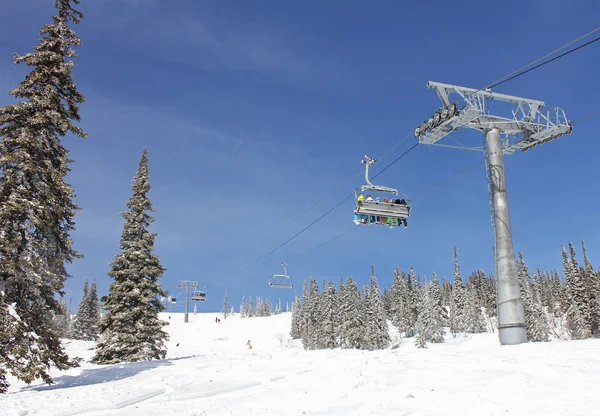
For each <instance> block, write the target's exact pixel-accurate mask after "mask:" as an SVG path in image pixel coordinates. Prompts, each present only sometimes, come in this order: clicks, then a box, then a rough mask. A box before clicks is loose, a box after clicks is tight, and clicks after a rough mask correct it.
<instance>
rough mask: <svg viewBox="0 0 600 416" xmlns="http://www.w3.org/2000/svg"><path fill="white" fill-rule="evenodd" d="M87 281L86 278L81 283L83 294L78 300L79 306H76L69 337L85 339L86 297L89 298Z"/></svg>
mask: <svg viewBox="0 0 600 416" xmlns="http://www.w3.org/2000/svg"><path fill="white" fill-rule="evenodd" d="M89 291H90V290H89V282H88V281H87V280H86V281H85V283H84V284H83V296H82V297H81V300H80V301H79V306H78V307H77V313H76V314H75V319H74V320H73V325H72V328H71V338H73V339H81V340H84V339H85V333H86V332H87V331H86V328H87V324H88V317H87V312H88V298H89Z"/></svg>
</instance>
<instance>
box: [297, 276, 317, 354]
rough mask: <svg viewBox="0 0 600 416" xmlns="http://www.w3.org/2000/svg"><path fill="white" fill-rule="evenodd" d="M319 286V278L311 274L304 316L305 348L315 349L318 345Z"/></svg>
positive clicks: (304, 303)
mask: <svg viewBox="0 0 600 416" xmlns="http://www.w3.org/2000/svg"><path fill="white" fill-rule="evenodd" d="M319 296H320V293H319V287H318V285H317V280H316V279H315V278H314V277H313V276H310V278H309V283H308V293H306V294H305V295H304V302H303V306H302V310H303V312H302V317H303V319H304V323H303V328H302V329H303V331H302V345H303V346H304V349H307V350H314V349H315V348H316V347H317V342H316V341H317V339H316V338H317V335H318V328H319V321H320V317H321V311H320V308H319Z"/></svg>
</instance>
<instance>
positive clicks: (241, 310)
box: [240, 295, 248, 318]
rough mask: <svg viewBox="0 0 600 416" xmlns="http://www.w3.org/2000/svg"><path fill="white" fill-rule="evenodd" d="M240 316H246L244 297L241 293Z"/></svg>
mask: <svg viewBox="0 0 600 416" xmlns="http://www.w3.org/2000/svg"><path fill="white" fill-rule="evenodd" d="M240 316H241V317H242V318H246V317H247V316H248V313H247V312H246V297H245V296H244V295H242V303H241V304H240Z"/></svg>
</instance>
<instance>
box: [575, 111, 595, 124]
mask: <svg viewBox="0 0 600 416" xmlns="http://www.w3.org/2000/svg"><path fill="white" fill-rule="evenodd" d="M596 116H600V111H597V112H595V113H592V114H590V115H587V116H585V117H581V118H578V119H577V120H575V121H571V124H575V123H579V122H580V121H583V120H587V119H588V118H592V117H596Z"/></svg>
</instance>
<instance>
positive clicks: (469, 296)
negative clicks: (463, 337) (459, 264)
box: [461, 289, 487, 334]
mask: <svg viewBox="0 0 600 416" xmlns="http://www.w3.org/2000/svg"><path fill="white" fill-rule="evenodd" d="M463 294H464V296H465V297H464V301H465V303H464V308H463V314H462V323H461V326H462V328H463V331H464V332H467V333H470V334H478V333H481V332H486V330H487V326H486V323H485V319H484V318H483V313H482V312H481V303H480V301H479V299H478V298H477V292H475V291H474V290H472V289H471V290H468V289H465V290H464V292H463Z"/></svg>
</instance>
